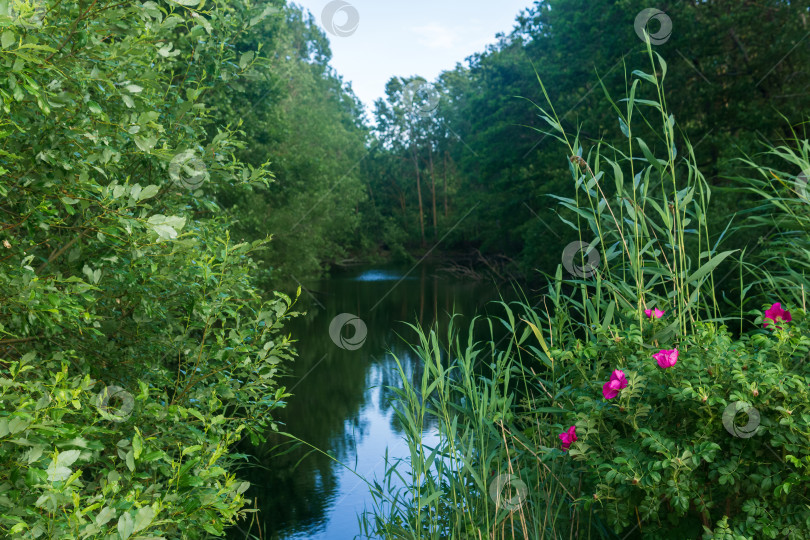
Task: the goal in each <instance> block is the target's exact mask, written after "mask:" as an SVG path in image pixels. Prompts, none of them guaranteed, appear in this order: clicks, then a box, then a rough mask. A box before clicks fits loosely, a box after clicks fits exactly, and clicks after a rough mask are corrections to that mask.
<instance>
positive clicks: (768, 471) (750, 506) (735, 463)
mask: <svg viewBox="0 0 810 540" xmlns="http://www.w3.org/2000/svg"><path fill="white" fill-rule="evenodd" d="M794 313H796V311H794ZM626 317H627V319H628V320H632V314H631V313H628V314H627V315H626ZM782 324H783V328H782V329H781V330H776V331H775V332H771V331H770V330H763V331H757V332H753V333H750V334H747V335H744V336H742V337H741V338H740V339H738V340H734V339H732V337H731V336H730V335H729V334H728V332H727V331H726V330H725V328H724V327H723V326H717V325H715V324H711V323H698V324H697V325H696V327H695V329H694V331H693V332H692V333H690V335H689V336H686V337H684V338H683V339H680V340H679V341H678V342H677V343H674V342H669V343H663V342H662V343H660V344H658V345H655V346H653V345H652V344H651V343H652V342H651V341H650V338H651V337H652V335H653V333H654V326H655V322H648V323H646V324H645V325H643V326H642V327H638V326H636V325H635V324H633V323H632V322H629V323H628V324H627V325H626V329H620V328H619V327H616V326H609V327H607V328H604V329H600V330H598V336H599V337H598V339H597V340H595V341H590V340H589V341H588V342H582V341H576V342H572V343H568V344H566V350H565V351H563V350H559V349H558V350H553V351H551V358H552V359H553V360H554V361H555V362H559V363H560V364H562V365H565V366H567V367H569V368H570V371H569V374H568V376H566V377H565V379H564V380H563V381H560V384H562V385H564V386H566V388H567V390H566V392H565V393H564V394H561V395H560V396H559V399H558V400H555V405H559V406H560V407H562V408H563V409H564V410H565V411H566V412H565V413H564V416H565V417H566V420H567V421H566V422H563V423H562V424H561V425H560V427H559V429H560V431H562V430H564V429H567V428H568V425H569V424H571V425H575V426H576V435H577V440H576V441H574V442H573V443H572V444H571V445H570V447H569V450H568V453H569V455H570V458H571V460H573V463H572V464H571V465H572V467H574V468H573V469H572V479H571V481H572V482H573V481H575V480H579V475H578V474H575V473H574V471H576V472H579V471H578V470H577V469H576V466H577V465H580V464H581V465H583V466H584V467H585V470H586V476H585V478H586V479H587V480H586V487H585V492H586V493H588V492H590V493H592V496H593V500H591V501H588V506H590V504H596V505H598V507H599V508H600V513H601V514H602V515H604V516H606V518H607V520H608V521H609V523H610V524H611V526H612V527H613V528H614V529H615V530H616V531H621V532H628V531H629V529H631V528H636V527H638V528H639V529H640V530H641V531H643V533H644V535H645V536H648V537H650V538H663V537H667V538H684V537H687V538H696V537H698V536H699V535H700V532H701V525H702V526H704V527H705V528H706V531H707V532H708V531H711V530H712V529H713V527H714V526H715V525H716V526H718V527H721V525H720V522H721V521H722V522H723V523H724V524H727V526H728V527H729V528H730V529H732V530H733V531H734V532H735V533H736V534H741V535H744V536H745V537H747V538H777V537H779V538H806V537H807V536H808V534H810V509H808V508H809V507H808V506H807V503H808V495H810V493H808V491H807V476H806V471H804V470H803V468H802V467H801V466H800V465H799V463H798V462H806V460H807V459H808V456H810V444H808V438H807V433H808V430H810V411H808V409H807V404H808V403H810V392H809V391H808V384H810V366H809V365H808V362H807V355H808V351H809V350H810V349H809V348H808V346H810V332H809V331H808V326H807V320H806V318H805V315H804V313H803V312H799V313H798V317H796V318H795V319H794V322H793V323H789V324H788V323H782ZM675 347H677V350H678V352H679V353H680V354H679V356H678V359H677V362H676V363H675V365H673V366H671V367H668V368H666V369H664V368H662V367H661V366H660V365H659V364H658V363H657V362H656V360H655V359H654V358H653V355H654V354H655V353H656V352H657V351H658V350H659V349H674V348H675ZM613 370H622V371H623V372H624V375H625V377H626V379H627V386H626V387H625V388H622V389H621V390H620V391H619V393H618V396H616V397H615V398H611V399H606V397H605V396H604V395H603V392H602V385H603V384H604V383H605V382H606V381H607V380H608V379H609V376H610V374H611V372H612V371H613ZM608 395H610V394H608ZM751 407H753V410H751V409H750V408H751ZM735 419H736V421H737V422H738V423H736V424H735V423H733V421H734V420H735ZM739 422H742V424H744V425H745V427H741V426H740V425H739ZM788 456H792V457H790V458H789V457H788ZM583 500H587V497H586V498H584V499H583Z"/></svg>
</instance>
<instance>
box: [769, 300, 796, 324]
mask: <svg viewBox="0 0 810 540" xmlns="http://www.w3.org/2000/svg"><path fill="white" fill-rule="evenodd" d="M765 318H766V319H770V320H771V321H772V322H778V321H784V322H790V321H792V320H793V317H791V316H790V312H789V311H788V310H786V309H782V304H781V303H779V302H777V303H775V304H774V305H772V306H771V307H770V308H769V309H766V310H765ZM769 324H771V323H770V322H765V323H764V324H763V325H762V326H763V327H764V328H768V325H769ZM774 326H776V325H774ZM776 327H777V328H778V329H780V330H781V329H782V327H781V326H776Z"/></svg>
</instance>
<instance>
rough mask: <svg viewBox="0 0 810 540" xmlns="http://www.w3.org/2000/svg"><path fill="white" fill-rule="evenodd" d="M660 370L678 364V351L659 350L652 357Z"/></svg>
mask: <svg viewBox="0 0 810 540" xmlns="http://www.w3.org/2000/svg"><path fill="white" fill-rule="evenodd" d="M653 358H654V359H656V360H657V361H658V365H659V366H661V368H662V369H669V368H671V367H672V366H674V365H675V364H676V363H677V362H678V349H672V350H669V349H661V350H660V351H658V352H657V353H655V354H654V355H653Z"/></svg>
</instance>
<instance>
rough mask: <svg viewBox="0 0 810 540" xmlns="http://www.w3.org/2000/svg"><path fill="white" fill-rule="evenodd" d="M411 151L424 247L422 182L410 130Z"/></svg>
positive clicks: (414, 143)
mask: <svg viewBox="0 0 810 540" xmlns="http://www.w3.org/2000/svg"><path fill="white" fill-rule="evenodd" d="M411 151H412V152H413V166H414V167H416V194H417V197H418V199H419V229H420V231H421V234H422V245H423V246H424V245H425V212H424V208H423V207H422V180H421V177H420V175H419V157H418V156H417V154H416V142H415V141H414V140H413V128H412V129H411Z"/></svg>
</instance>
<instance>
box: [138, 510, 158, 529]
mask: <svg viewBox="0 0 810 540" xmlns="http://www.w3.org/2000/svg"><path fill="white" fill-rule="evenodd" d="M154 519H155V511H154V510H153V509H152V507H151V506H144V507H143V508H140V509H138V512H137V513H136V514H135V527H134V529H133V532H138V531H142V530H143V529H145V528H147V527H148V526H149V525H150V524H151V523H152V520H154Z"/></svg>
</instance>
